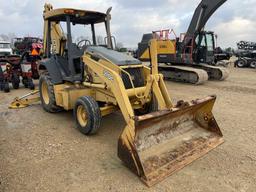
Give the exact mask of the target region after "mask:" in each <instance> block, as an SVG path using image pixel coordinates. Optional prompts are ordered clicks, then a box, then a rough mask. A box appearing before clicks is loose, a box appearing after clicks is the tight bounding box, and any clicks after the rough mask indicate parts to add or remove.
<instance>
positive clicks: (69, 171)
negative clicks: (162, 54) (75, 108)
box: [0, 68, 256, 192]
mask: <svg viewBox="0 0 256 192" xmlns="http://www.w3.org/2000/svg"><path fill="white" fill-rule="evenodd" d="M230 70H231V75H230V77H229V78H228V79H227V80H226V81H224V82H214V81H209V82H207V83H206V84H205V85H202V86H193V85H188V84H180V83H173V82H167V87H168V90H169V92H170V94H171V96H172V98H173V100H174V101H177V100H179V99H184V100H192V99H195V98H203V97H205V96H207V95H212V94H216V95H217V97H218V98H217V102H216V104H215V107H214V114H215V118H216V119H217V122H218V123H219V126H220V128H221V130H222V131H223V134H224V138H225V143H224V144H223V145H221V146H220V147H218V148H216V149H215V150H213V151H211V152H210V153H209V154H207V155H206V156H204V157H203V158H201V159H199V160H197V161H195V162H193V163H192V164H191V165H189V166H187V167H185V168H184V169H182V170H181V171H179V172H177V173H175V174H174V175H172V176H170V177H168V178H167V179H165V180H164V181H163V182H161V183H159V184H157V185H156V186H154V187H152V188H147V187H146V186H145V185H144V184H143V183H141V181H140V180H139V179H138V177H136V176H135V175H134V174H133V173H131V172H130V171H129V170H128V169H127V168H126V167H124V166H123V164H122V162H121V161H120V160H119V159H118V157H117V155H116V149H117V139H118V136H119V134H120V132H121V131H122V129H123V127H124V126H125V122H124V120H123V118H122V115H121V114H120V113H114V114H112V115H110V116H107V117H105V118H104V119H103V122H102V127H101V130H100V131H99V133H98V134H97V135H95V136H92V137H86V136H83V135H82V134H80V133H79V132H78V131H77V130H76V129H75V127H74V121H73V118H72V112H62V113H60V114H48V113H46V112H44V111H43V109H42V108H41V106H40V105H34V106H31V107H28V108H25V109H21V110H10V109H8V108H7V107H8V104H9V103H10V101H11V100H12V99H13V98H14V97H16V96H18V95H22V94H24V93H27V92H28V90H26V89H19V90H12V91H11V92H10V93H8V94H6V93H0V191H1V192H23V191H24V192H30V191H31V192H35V191H42V192H46V191H53V192H58V191H60V192H65V191H68V192H71V191H72V192H73V191H74V192H80V191H90V192H93V191H113V192H115V191H118V192H119V191H159V192H163V191H172V192H176V191H177V192H180V191H182V192H191V191H193V192H194V191H198V192H199V191H202V192H205V191H207V192H215V191H223V192H255V191H256V71H255V70H253V69H234V68H230Z"/></svg>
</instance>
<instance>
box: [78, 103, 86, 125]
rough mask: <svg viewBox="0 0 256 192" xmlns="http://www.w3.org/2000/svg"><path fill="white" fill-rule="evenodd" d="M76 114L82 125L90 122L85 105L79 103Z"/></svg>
mask: <svg viewBox="0 0 256 192" xmlns="http://www.w3.org/2000/svg"><path fill="white" fill-rule="evenodd" d="M76 116H77V120H78V122H79V124H80V125H81V126H82V127H85V126H86V125H87V122H88V117H87V113H86V110H85V108H84V106H82V105H79V106H78V107H77V111H76Z"/></svg>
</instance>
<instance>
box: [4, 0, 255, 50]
mask: <svg viewBox="0 0 256 192" xmlns="http://www.w3.org/2000/svg"><path fill="white" fill-rule="evenodd" d="M45 2H48V3H51V4H52V5H53V6H54V8H61V7H73V8H79V9H89V10H98V11H102V12H105V11H106V10H107V8H108V7H110V6H112V7H113V9H112V33H113V35H115V36H116V38H117V40H118V42H122V43H123V44H124V45H125V46H127V47H136V46H137V43H138V42H139V41H140V40H141V37H142V34H143V33H148V32H151V31H153V30H158V29H169V28H173V29H174V30H175V32H176V33H177V34H179V33H181V32H185V31H186V29H187V27H188V25H189V22H190V20H191V18H192V15H193V12H194V10H195V8H196V7H197V5H198V4H199V2H200V0H183V1H180V0H107V1H106V0H72V1H71V0H48V1H41V0H8V1H6V0H0V34H8V33H15V34H16V35H17V36H20V37H22V36H24V35H30V36H42V31H43V18H42V12H43V6H44V3H45ZM255 8H256V0H242V1H241V0H228V1H227V2H226V3H225V4H224V5H223V6H222V7H221V8H220V9H218V10H217V12H216V13H215V14H214V15H213V16H212V18H211V19H210V20H209V22H208V23H207V25H206V29H207V30H210V31H215V33H216V34H218V44H219V45H220V46H222V47H223V48H225V47H230V46H232V47H236V42H237V41H239V40H248V41H256V11H255Z"/></svg>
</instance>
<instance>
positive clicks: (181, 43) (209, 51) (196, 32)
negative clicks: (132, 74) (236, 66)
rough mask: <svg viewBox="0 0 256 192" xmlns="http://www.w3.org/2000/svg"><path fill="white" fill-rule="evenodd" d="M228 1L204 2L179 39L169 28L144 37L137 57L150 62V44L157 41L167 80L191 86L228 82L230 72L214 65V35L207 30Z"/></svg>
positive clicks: (207, 0)
mask: <svg viewBox="0 0 256 192" xmlns="http://www.w3.org/2000/svg"><path fill="white" fill-rule="evenodd" d="M225 2H226V0H214V1H213V0H202V1H201V3H200V4H199V5H198V7H197V9H196V10H195V12H194V15H193V18H192V20H191V22H190V25H189V27H188V30H187V32H186V33H185V34H181V35H180V37H177V36H176V34H175V32H174V31H173V30H169V29H168V30H161V31H154V32H153V33H150V34H144V35H143V38H142V41H141V42H140V43H139V44H138V51H137V55H138V58H139V59H140V60H142V61H149V60H150V57H149V55H150V53H149V48H148V43H149V42H150V40H151V39H153V38H156V39H157V43H158V46H157V49H158V61H159V71H160V72H161V73H162V74H163V75H164V77H165V78H168V79H170V80H174V81H180V82H186V83H192V84H203V83H204V82H205V81H207V80H208V79H211V80H220V81H221V80H225V79H226V78H227V77H228V75H229V72H228V71H227V69H225V68H222V67H216V66H213V65H211V64H212V63H214V61H215V57H214V48H215V42H214V41H215V38H214V33H213V32H210V31H204V27H205V24H206V23H207V21H208V20H209V18H210V17H211V16H212V14H213V13H214V12H215V11H216V10H217V9H218V8H219V7H220V6H221V5H222V4H224V3H225ZM171 34H173V35H174V36H175V38H174V39H170V35H171ZM165 64H167V65H165Z"/></svg>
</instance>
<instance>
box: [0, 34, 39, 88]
mask: <svg viewBox="0 0 256 192" xmlns="http://www.w3.org/2000/svg"><path fill="white" fill-rule="evenodd" d="M24 39H26V40H28V38H24ZM32 39H33V38H32ZM16 45H17V44H16ZM18 45H19V46H17V47H16V52H17V50H18V49H17V48H19V47H20V48H22V49H20V51H19V53H22V55H21V56H18V55H10V56H4V57H2V58H0V90H3V91H5V92H9V91H10V87H9V83H12V87H13V88H14V89H18V88H19V85H20V79H22V83H23V85H24V87H26V88H29V89H34V88H35V86H34V83H33V79H38V78H39V73H38V68H37V66H38V65H37V61H39V60H41V57H40V52H41V50H42V43H41V41H36V42H34V41H26V42H24V43H23V44H22V42H19V44H18ZM24 48H25V49H24Z"/></svg>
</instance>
